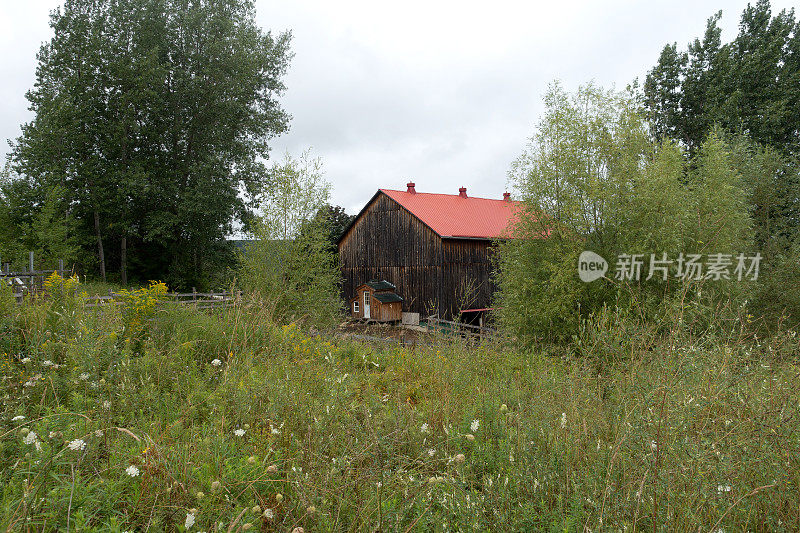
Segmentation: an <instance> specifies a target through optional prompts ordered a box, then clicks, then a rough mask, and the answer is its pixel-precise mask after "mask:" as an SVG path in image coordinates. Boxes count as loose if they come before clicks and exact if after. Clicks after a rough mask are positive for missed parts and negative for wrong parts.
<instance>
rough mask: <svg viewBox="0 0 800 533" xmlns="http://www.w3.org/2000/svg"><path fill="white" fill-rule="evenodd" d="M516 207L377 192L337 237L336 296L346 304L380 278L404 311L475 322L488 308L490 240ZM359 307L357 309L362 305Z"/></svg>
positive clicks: (506, 202) (502, 232)
mask: <svg viewBox="0 0 800 533" xmlns="http://www.w3.org/2000/svg"><path fill="white" fill-rule="evenodd" d="M517 204H518V203H517V202H513V201H512V200H511V197H510V195H509V194H508V193H505V194H504V195H503V199H502V200H500V199H497V200H495V199H487V198H471V197H469V196H467V189H466V188H464V187H462V188H461V189H459V194H431V193H418V192H416V190H415V185H414V183H409V184H408V185H407V189H406V190H405V191H395V190H388V189H380V190H378V192H376V193H375V195H374V196H373V197H372V199H371V200H370V201H369V202H368V203H367V205H366V206H365V207H364V208H363V209H362V210H361V212H360V213H359V214H358V215H357V216H356V218H355V219H354V220H353V222H352V223H351V225H350V226H349V227H348V228H347V230H345V232H344V233H343V234H342V236H341V237H340V238H339V241H338V244H339V256H340V259H341V264H342V275H343V278H344V284H343V289H342V290H343V293H344V297H345V299H346V300H348V301H350V302H351V309H350V311H351V313H352V312H353V308H352V302H353V300H354V299H355V298H356V296H357V295H356V292H357V290H358V289H359V288H361V287H363V285H364V284H365V283H367V282H368V281H369V280H387V281H388V282H390V283H392V284H394V285H395V286H396V287H397V294H399V295H402V297H403V305H402V307H403V309H402V310H403V311H406V312H412V313H420V315H421V316H423V317H425V316H429V315H433V314H438V315H439V317H440V318H444V319H452V318H457V317H463V318H468V317H469V318H470V321H471V322H472V321H475V322H477V320H479V319H480V317H481V316H482V314H483V313H484V312H485V311H487V310H488V309H489V308H490V307H491V302H492V294H493V292H494V290H495V286H494V284H493V282H492V279H491V276H490V273H491V270H492V265H491V254H492V250H493V242H494V240H495V239H497V238H503V237H505V236H507V234H506V232H507V230H508V227H509V223H510V221H511V218H512V216H513V212H514V210H515V207H516V206H517ZM360 305H362V306H363V303H361V304H360Z"/></svg>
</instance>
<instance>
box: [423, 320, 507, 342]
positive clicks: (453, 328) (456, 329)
mask: <svg viewBox="0 0 800 533" xmlns="http://www.w3.org/2000/svg"><path fill="white" fill-rule="evenodd" d="M426 329H427V330H428V331H432V332H434V333H445V334H451V335H460V336H463V337H488V336H491V335H495V334H496V333H497V330H495V329H492V328H487V327H485V326H473V325H472V324H465V323H463V322H453V321H451V320H442V319H440V318H439V317H438V316H437V315H431V316H429V317H428V318H427V321H426Z"/></svg>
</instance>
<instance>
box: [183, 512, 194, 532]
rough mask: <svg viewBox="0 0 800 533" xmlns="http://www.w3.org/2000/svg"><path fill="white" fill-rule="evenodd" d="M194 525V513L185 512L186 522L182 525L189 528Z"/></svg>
mask: <svg viewBox="0 0 800 533" xmlns="http://www.w3.org/2000/svg"><path fill="white" fill-rule="evenodd" d="M193 525H194V513H192V512H188V513H186V522H184V524H183V527H185V528H186V529H189V528H190V527H192V526H193Z"/></svg>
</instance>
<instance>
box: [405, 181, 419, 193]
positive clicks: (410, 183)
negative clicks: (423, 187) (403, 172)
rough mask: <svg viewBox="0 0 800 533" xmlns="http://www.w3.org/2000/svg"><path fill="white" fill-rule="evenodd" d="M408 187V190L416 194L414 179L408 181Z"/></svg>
mask: <svg viewBox="0 0 800 533" xmlns="http://www.w3.org/2000/svg"><path fill="white" fill-rule="evenodd" d="M406 187H408V190H407V191H406V192H410V193H411V194H416V193H417V191H416V190H414V182H413V181H409V182H408V183H406Z"/></svg>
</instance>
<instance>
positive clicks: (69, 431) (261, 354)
mask: <svg viewBox="0 0 800 533" xmlns="http://www.w3.org/2000/svg"><path fill="white" fill-rule="evenodd" d="M161 292H162V289H161V288H159V287H158V286H157V285H153V286H151V287H150V288H145V289H142V290H139V291H132V292H131V293H130V294H129V297H127V298H125V304H124V305H122V306H119V307H115V306H107V307H103V308H92V309H88V308H86V307H85V306H84V304H83V302H82V299H81V298H80V297H77V298H76V297H72V296H61V294H60V293H59V292H58V291H56V290H53V291H51V294H50V295H49V296H47V297H44V298H40V299H38V300H36V301H33V302H28V303H26V304H24V305H21V306H16V307H15V306H13V305H12V304H9V303H8V302H5V304H4V306H3V308H4V311H3V318H2V336H1V337H0V379H1V380H2V381H0V396H1V397H2V408H1V410H0V500H2V501H1V502H0V524H2V527H3V528H7V530H10V531H40V530H45V531H55V530H64V531H66V530H70V531H144V530H150V531H185V530H188V531H240V530H241V531H246V530H259V531H287V532H289V531H293V530H298V529H297V528H302V530H304V531H539V530H545V531H636V530H642V531H688V530H691V531H745V530H747V531H797V530H798V529H800V485H799V484H800V435H799V434H798V428H800V425H799V424H798V408H799V406H800V404H799V402H800V392H799V391H798V370H799V367H798V360H797V354H798V351H800V350H798V340H797V338H796V337H795V334H794V333H793V332H783V333H777V334H775V335H774V336H772V337H770V338H768V339H758V338H757V337H752V336H749V335H744V334H743V333H741V332H740V333H739V334H730V333H729V334H727V335H722V334H721V333H711V332H708V333H706V334H705V335H702V336H692V335H689V334H688V333H685V332H683V331H682V330H678V329H676V330H675V331H673V332H671V333H660V334H656V333H653V332H650V331H649V330H647V329H646V328H640V327H638V326H637V325H635V324H632V323H630V322H624V321H616V322H615V321H609V322H605V323H603V324H598V325H590V326H589V327H587V328H586V329H585V331H584V333H583V334H582V335H581V337H580V338H578V339H576V340H575V341H574V343H573V344H572V345H569V346H565V347H561V348H545V347H540V348H535V349H533V350H522V349H521V348H519V347H518V346H516V345H515V344H514V343H513V342H511V341H503V342H500V341H495V342H487V343H484V344H480V345H469V344H467V343H465V342H464V341H463V340H461V339H453V338H445V337H442V338H438V339H437V340H435V342H433V343H432V344H430V345H424V346H423V345H417V346H416V347H415V348H413V349H412V348H410V347H400V346H395V345H391V344H385V345H369V344H364V343H360V342H356V341H353V340H348V339H342V338H339V337H336V336H334V335H333V334H332V333H331V334H312V333H310V332H309V331H308V330H305V329H304V328H303V327H300V326H298V325H295V324H288V325H278V324H274V323H273V322H272V321H271V319H270V317H269V316H268V315H267V314H266V313H265V312H263V311H262V310H261V309H262V307H261V306H259V305H258V304H257V303H256V302H243V303H242V304H240V305H237V306H235V307H232V308H228V309H225V310H218V311H214V312H207V311H206V312H204V311H198V310H194V309H192V308H188V307H179V306H177V305H175V304H171V303H167V302H163V301H161V300H160V296H159V295H160V293H161ZM65 294H72V291H66V292H65Z"/></svg>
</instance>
